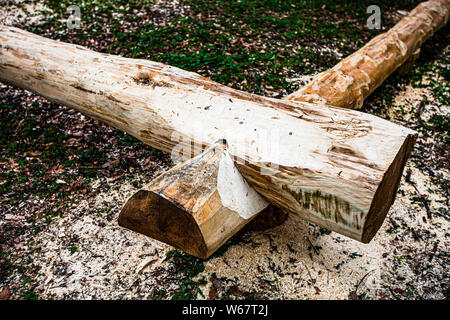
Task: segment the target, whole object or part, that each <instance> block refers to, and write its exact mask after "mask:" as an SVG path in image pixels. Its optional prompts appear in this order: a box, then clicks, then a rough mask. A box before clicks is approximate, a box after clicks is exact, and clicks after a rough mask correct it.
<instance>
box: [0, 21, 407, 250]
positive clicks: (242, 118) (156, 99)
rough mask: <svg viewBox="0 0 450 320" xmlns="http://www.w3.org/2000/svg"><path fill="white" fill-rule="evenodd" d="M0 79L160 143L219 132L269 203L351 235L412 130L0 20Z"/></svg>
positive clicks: (372, 214)
mask: <svg viewBox="0 0 450 320" xmlns="http://www.w3.org/2000/svg"><path fill="white" fill-rule="evenodd" d="M0 80H1V81H3V82H6V83H9V84H12V85H15V86H18V87H21V88H24V89H27V90H30V91H32V92H34V93H37V94H39V95H42V96H44V97H46V98H47V99H49V100H51V101H54V102H57V103H59V104H62V105H66V106H69V107H72V108H74V109H76V110H79V111H81V112H83V113H84V114H86V115H88V116H91V117H93V118H96V119H98V120H101V121H103V122H105V123H108V124H110V125H112V126H114V127H116V128H118V129H120V130H123V131H125V132H127V133H129V134H131V135H133V136H134V137H136V138H138V139H140V140H141V141H143V142H144V143H147V144H149V145H151V146H153V147H156V148H158V149H161V150H163V151H166V152H172V151H174V152H175V151H176V152H178V151H180V150H190V149H191V148H190V147H191V144H192V141H195V142H196V143H198V144H200V145H204V146H208V147H211V146H212V145H213V144H214V143H215V142H216V141H217V140H219V139H225V140H226V141H227V152H228V153H229V155H230V157H232V159H233V162H234V163H235V165H236V166H237V168H238V169H239V171H240V172H241V173H242V175H243V176H244V178H245V179H246V180H247V181H248V182H249V183H250V184H251V185H252V186H253V187H254V188H255V190H256V191H257V192H258V193H260V194H261V195H262V196H263V197H264V198H265V199H267V200H268V201H269V202H271V203H273V204H275V205H276V206H279V207H280V208H283V209H285V210H287V211H288V212H290V213H294V214H298V215H300V216H301V217H303V218H304V219H306V220H308V221H312V222H314V223H317V224H319V225H321V226H323V227H326V228H329V229H331V230H333V231H336V232H339V233H341V234H344V235H347V236H349V237H351V238H354V239H356V240H359V241H363V242H368V241H369V240H370V239H371V238H372V237H373V235H374V234H375V232H376V231H377V230H378V228H379V226H380V225H381V223H382V221H383V219H384V217H385V215H386V213H387V211H388V209H389V207H390V205H391V204H392V202H393V200H394V198H395V193H396V190H397V186H398V183H399V181H400V177H401V173H402V170H403V167H404V165H405V161H406V158H407V155H408V154H409V152H410V150H411V147H412V144H413V141H414V139H415V132H414V131H412V130H409V129H406V128H403V127H401V126H398V125H396V124H393V123H390V122H388V121H386V120H383V119H380V118H378V117H375V116H372V115H368V114H364V113H361V112H358V111H354V110H345V109H340V108H335V107H329V106H327V105H324V104H321V103H314V104H312V103H306V102H298V103H290V102H284V101H280V100H277V99H272V98H266V97H261V96H257V95H253V94H250V93H245V92H242V91H239V90H234V89H232V88H229V87H226V86H223V85H220V84H218V83H215V82H213V81H211V80H209V79H207V78H204V77H202V76H199V75H198V74H195V73H191V72H187V71H184V70H181V69H178V68H174V67H170V66H167V65H164V64H161V63H156V62H151V61H147V60H138V59H128V58H123V57H119V56H113V55H108V54H102V53H97V52H93V51H90V50H88V49H86V48H83V47H81V46H77V45H72V44H67V43H61V42H57V41H53V40H50V39H45V38H43V37H40V36H37V35H34V34H31V33H28V32H25V31H22V30H20V29H17V28H12V27H0ZM191 151H192V150H191ZM235 211H236V212H240V208H236V210H235Z"/></svg>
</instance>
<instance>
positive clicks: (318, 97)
mask: <svg viewBox="0 0 450 320" xmlns="http://www.w3.org/2000/svg"><path fill="white" fill-rule="evenodd" d="M433 2H434V1H429V2H426V3H422V4H420V5H419V6H418V7H417V8H416V9H415V10H413V11H412V12H411V14H410V15H409V16H408V17H406V18H404V20H402V21H401V22H400V23H398V24H397V25H396V27H395V28H394V29H393V30H391V31H389V32H388V33H387V34H384V35H380V36H379V37H378V38H375V39H374V40H372V41H371V42H370V43H369V44H368V45H367V46H365V47H364V48H362V49H361V50H359V51H358V52H356V53H355V54H353V55H351V56H350V57H349V58H351V59H353V60H356V59H358V57H361V56H364V55H365V54H366V52H367V51H369V54H370V53H371V52H372V53H373V52H377V54H379V56H377V59H378V60H379V61H381V63H380V69H377V68H374V64H373V63H372V61H373V60H372V59H370V58H369V57H365V58H364V59H361V60H359V63H357V64H355V65H354V66H353V65H352V64H347V63H346V62H345V61H346V60H344V61H343V62H341V63H340V64H338V65H337V66H335V67H334V68H333V69H330V70H328V71H326V72H324V73H322V74H320V75H318V76H317V77H316V78H315V79H314V80H313V82H312V83H310V84H309V85H307V86H306V87H304V88H302V89H300V90H298V91H297V92H295V93H293V94H291V95H290V96H288V97H285V98H284V99H294V100H296V101H309V100H311V99H312V100H313V101H328V102H329V103H330V104H333V103H338V104H340V105H342V106H343V107H347V108H354V107H355V106H357V105H360V104H362V101H361V99H364V98H365V97H366V96H367V95H369V94H370V93H371V92H373V91H374V90H375V88H376V87H377V86H378V85H379V84H380V82H379V81H380V79H383V80H384V78H383V77H387V76H389V75H390V73H391V72H393V71H394V70H395V69H396V67H398V66H399V64H401V63H402V61H404V62H403V64H402V65H401V66H400V68H399V69H397V70H400V69H402V70H403V69H404V70H405V71H404V72H407V71H408V70H410V69H411V68H412V64H413V63H414V61H415V60H416V59H417V57H418V54H419V51H420V49H419V48H417V49H416V50H415V51H413V49H414V47H417V46H420V45H421V43H422V42H423V41H425V40H426V38H427V37H429V36H431V35H432V34H433V33H434V32H435V31H436V30H437V29H438V28H440V27H442V26H443V25H444V24H445V21H446V20H447V18H446V17H447V16H448V10H447V9H446V7H445V6H444V7H442V6H441V5H440V3H433ZM436 8H438V9H436ZM440 9H442V11H441V10H440ZM428 11H430V12H428ZM433 13H434V14H435V15H433ZM429 14H430V17H433V19H435V18H437V20H433V21H425V22H426V23H425V29H424V30H422V29H421V26H423V25H422V24H420V23H417V19H420V17H421V16H427V15H429ZM405 28H406V30H409V31H408V32H407V31H405ZM401 30H403V31H401ZM393 34H399V35H400V36H401V37H403V38H406V39H412V38H414V39H416V42H415V46H412V47H411V46H410V51H408V53H407V55H405V56H401V57H400V58H401V59H399V58H398V57H397V56H395V55H392V54H393V53H396V51H395V50H394V49H393V48H392V47H390V46H389V43H390V42H391V41H392V37H393ZM377 39H382V40H381V41H378V40H377ZM408 43H409V44H411V43H413V42H411V41H409V42H408ZM369 48H370V50H369ZM397 53H398V52H397ZM383 55H385V57H386V58H388V59H385V60H383V59H380V58H381V57H382V56H383ZM390 59H392V61H390ZM336 69H337V70H338V71H336ZM341 69H342V70H341ZM339 70H341V72H342V71H344V72H346V74H347V75H353V74H355V73H356V74H358V73H359V74H362V73H364V72H366V75H367V77H368V78H369V79H371V81H369V82H368V83H367V85H366V86H365V89H366V91H364V92H363V93H364V94H361V92H360V91H358V90H359V88H358V86H355V83H356V82H355V83H354V84H353V85H348V86H345V87H341V88H340V89H341V90H339V91H336V79H337V78H336V75H339V76H342V74H340V73H339ZM364 70H366V71H364ZM323 79H331V81H327V80H323ZM383 80H381V81H383ZM357 89H358V90H357ZM333 94H334V95H336V99H334V98H332V99H330V95H333ZM322 95H324V96H323V97H322ZM327 97H328V99H327ZM343 102H345V103H343ZM189 162H190V161H187V162H186V163H189ZM194 175H195V174H194ZM198 175H201V173H198ZM179 179H180V180H181V181H183V180H184V179H186V181H184V182H183V184H186V185H187V184H188V183H189V182H188V181H189V179H191V177H190V176H186V177H184V176H181V177H180V178H179ZM157 184H158V179H155V180H154V181H152V182H150V183H149V184H148V185H147V186H146V187H145V188H144V189H143V190H152V189H154V188H155V185H157ZM216 189H217V187H216ZM216 194H217V193H215V192H211V189H209V190H208V193H205V194H199V193H198V192H197V193H196V195H195V197H191V198H190V200H191V201H194V202H195V201H197V202H199V203H204V202H208V200H205V199H206V198H207V197H208V196H211V197H212V198H211V199H210V200H209V201H211V202H213V203H214V204H215V205H214V206H212V207H210V208H209V210H210V212H208V215H209V216H210V217H214V216H215V215H218V216H221V213H222V212H223V211H224V210H226V207H225V206H224V205H223V204H220V205H218V201H220V198H219V199H217V198H216V197H215V195H216ZM213 195H214V196H213ZM183 199H184V193H183V192H182V191H181V190H180V192H176V189H174V191H173V192H171V193H170V195H168V194H165V195H164V200H165V201H169V202H171V203H173V204H176V206H175V205H174V206H173V208H175V207H176V211H177V212H180V211H181V212H185V214H187V215H189V214H191V215H193V216H195V215H196V213H195V212H191V208H188V207H186V206H184V205H183ZM149 201H153V202H155V203H156V202H157V201H160V199H159V196H158V195H157V194H156V195H154V196H153V197H152V198H151V199H150V200H149ZM134 202H135V198H134V197H132V198H131V199H130V200H129V202H128V203H127V205H126V206H125V208H124V209H123V210H122V212H121V216H124V217H125V216H126V215H128V214H134V213H132V212H131V210H129V208H130V207H132V208H136V207H138V205H137V204H135V203H134ZM153 207H155V205H153ZM160 214H162V215H168V216H171V215H172V214H173V211H172V210H170V207H167V208H165V210H164V211H163V212H161V213H160ZM258 217H259V218H258V219H257V220H258V222H259V221H266V223H265V226H266V227H273V226H276V225H279V224H280V223H282V222H283V221H284V219H285V217H286V215H285V213H284V212H283V211H282V210H279V209H278V208H276V207H274V206H273V205H270V206H269V207H268V208H266V209H265V210H263V211H262V212H261V213H260V214H259V216H258ZM216 221H217V224H216V226H215V227H216V229H221V228H222V223H220V222H219V221H220V220H216ZM142 223H144V222H142ZM147 223H153V222H152V221H150V220H147ZM246 223H249V224H250V225H251V224H252V223H256V221H255V220H251V219H250V220H248V221H247V222H246ZM141 227H142V226H141ZM228 227H229V229H228V232H221V236H222V237H223V238H224V239H223V242H225V240H226V239H228V238H230V237H231V236H232V235H233V234H235V232H236V231H237V230H234V229H233V228H241V227H242V225H241V224H239V225H236V227H234V226H231V225H228ZM222 230H223V229H222ZM160 232H161V233H162V232H164V231H162V230H160ZM141 233H142V232H141ZM143 233H144V234H146V235H149V236H151V237H153V238H156V239H159V238H161V236H159V235H158V234H155V232H153V233H151V234H150V233H145V232H143ZM225 238H226V239H225ZM167 243H169V244H171V242H167ZM185 251H186V250H185Z"/></svg>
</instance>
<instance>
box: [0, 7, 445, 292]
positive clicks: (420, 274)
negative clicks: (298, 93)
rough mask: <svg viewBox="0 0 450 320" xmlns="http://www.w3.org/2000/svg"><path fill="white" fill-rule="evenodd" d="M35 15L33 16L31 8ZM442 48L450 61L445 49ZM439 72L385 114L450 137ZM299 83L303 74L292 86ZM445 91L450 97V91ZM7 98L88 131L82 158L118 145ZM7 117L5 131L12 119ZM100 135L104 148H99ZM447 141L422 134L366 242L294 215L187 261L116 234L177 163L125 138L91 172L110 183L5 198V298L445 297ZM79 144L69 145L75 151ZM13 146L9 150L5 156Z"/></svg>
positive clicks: (12, 96)
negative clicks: (135, 204) (149, 187)
mask: <svg viewBox="0 0 450 320" xmlns="http://www.w3.org/2000/svg"><path fill="white" fill-rule="evenodd" d="M27 8H28V12H32V6H30V7H27ZM17 10H19V9H17ZM1 12H2V17H3V20H2V21H3V23H6V22H5V21H6V19H5V16H7V17H10V18H11V17H12V18H11V20H12V22H11V21H10V20H8V21H10V22H9V23H10V24H15V23H17V21H19V20H20V19H25V20H20V21H22V22H21V23H26V21H27V20H26V19H27V18H26V17H27V15H25V17H18V13H17V11H15V10H7V7H6V6H5V7H3V8H2V9H1ZM31 16H32V17H33V19H35V20H33V21H39V19H40V18H39V16H38V14H36V15H34V14H31ZM41 18H42V17H41ZM18 19H19V20H18ZM28 19H29V18H28ZM36 19H37V20H36ZM443 50H444V52H445V55H447V57H448V52H449V47H448V46H447V47H446V48H444V49H443ZM339 58H340V57H339ZM446 63H447V60H446V59H444V60H443V59H438V60H436V61H435V62H434V64H439V65H440V67H442V66H444V68H447V66H448V65H447V64H446ZM433 70H434V69H432V70H431V71H427V72H424V73H423V74H420V79H421V83H422V84H425V85H422V86H421V87H417V86H413V85H411V84H405V85H402V86H400V87H399V88H398V89H396V90H395V95H394V96H393V97H392V104H391V105H390V108H389V109H388V110H387V111H386V113H385V114H383V116H384V117H385V116H387V115H388V116H389V118H390V119H391V121H394V122H397V123H399V124H402V125H406V126H408V127H413V128H416V127H415V126H417V125H422V124H423V123H429V122H430V121H432V120H433V119H435V118H436V117H437V116H440V117H442V118H443V119H444V125H443V128H444V129H445V128H447V129H448V117H449V111H450V110H449V106H448V103H447V101H448V100H445V99H440V98H439V97H440V96H439V95H437V94H436V92H434V91H432V90H431V89H428V88H427V83H428V82H429V81H430V79H432V78H433V77H434V80H435V82H436V81H437V82H442V83H444V84H445V85H448V82H446V81H447V80H446V79H443V78H442V79H441V78H439V76H438V75H436V73H434V72H433ZM436 77H438V78H437V79H436ZM306 79H307V78H306ZM303 80H305V78H304V77H303V76H300V75H299V76H298V77H292V79H291V81H303ZM445 85H444V86H445ZM446 90H447V97H448V87H447V89H446ZM0 93H1V101H2V103H3V104H4V105H12V106H14V109H15V108H16V106H17V108H19V106H20V110H21V112H27V113H28V112H29V113H30V115H33V114H34V113H33V112H39V110H37V111H34V109H33V108H34V107H33V106H34V105H35V104H38V105H39V108H42V112H48V113H49V115H50V116H49V118H46V119H44V120H42V123H43V126H45V125H46V123H47V124H48V123H51V121H53V122H54V123H57V124H58V123H60V124H62V125H61V126H59V127H66V129H67V130H69V131H70V130H71V131H70V132H69V133H67V131H65V132H63V134H65V135H68V136H69V137H70V136H71V135H70V134H71V133H75V132H81V133H80V134H78V135H77V134H75V135H73V139H76V140H77V139H78V140H79V139H85V140H80V141H81V142H80V148H84V147H83V146H84V145H89V146H92V147H93V148H98V149H99V150H100V149H102V148H104V145H106V144H107V143H108V142H109V141H110V136H114V137H116V136H115V135H117V133H115V131H114V130H113V129H111V128H109V129H108V126H106V125H101V124H99V123H97V122H95V121H93V120H90V119H87V118H86V117H84V116H83V115H81V114H79V113H76V112H71V111H70V110H69V109H67V108H64V107H59V106H50V105H49V106H48V107H45V108H44V106H47V105H48V103H47V102H46V101H45V100H44V99H42V98H38V97H36V96H34V95H32V94H30V93H27V92H25V91H23V90H19V89H14V88H12V87H10V86H6V85H2V84H0ZM373 99H374V100H372V101H371V104H376V103H377V100H376V99H380V95H378V96H376V97H375V98H373ZM419 108H420V114H417V112H418V110H419ZM5 110H6V111H4V112H3V113H1V115H2V116H1V117H2V118H1V119H2V121H6V119H10V118H8V117H9V115H11V114H13V113H14V111H13V110H11V109H5ZM27 110H28V111H27ZM369 111H370V110H369ZM411 115H414V116H411ZM439 119H440V118H439ZM39 121H40V120H39ZM18 122H19V121H18ZM53 122H52V123H53ZM19 123H20V122H19ZM66 124H67V126H66ZM8 128H9V129H8V130H9V131H8V132H9V133H8V135H6V133H5V136H6V137H7V138H8V139H9V138H11V137H16V134H18V133H13V131H14V128H12V127H8ZM103 129H104V130H106V131H107V132H106V133H105V132H104V131H102V130H103ZM4 130H6V129H4ZM96 130H98V131H96ZM108 130H109V131H108ZM103 133H105V137H104V138H98V140H96V139H97V138H93V137H95V136H96V135H101V134H103ZM83 135H84V136H83ZM445 135H446V133H445V132H437V133H436V134H433V135H430V136H426V135H424V134H423V133H422V132H420V133H419V141H418V146H419V147H420V148H421V149H417V148H416V149H415V155H414V156H413V157H412V159H410V160H409V161H408V163H407V167H406V168H405V171H404V176H403V178H402V181H401V184H400V189H399V191H398V194H397V199H396V201H395V203H394V205H393V206H392V207H391V209H390V211H389V213H388V216H387V218H386V220H385V222H384V224H383V226H382V228H381V229H380V231H379V232H378V233H377V235H376V236H375V238H374V239H373V240H372V241H371V242H370V243H369V244H361V243H359V242H357V241H354V240H351V239H349V238H346V237H344V236H341V235H339V234H336V233H334V232H331V233H330V232H329V231H328V230H326V229H323V228H320V227H318V226H315V225H313V224H310V223H308V222H306V221H304V220H301V219H299V218H297V217H295V216H289V218H288V220H287V221H286V222H285V223H284V224H283V225H281V226H278V227H276V228H273V229H270V230H266V231H263V232H247V233H239V234H238V235H236V236H235V237H233V238H232V239H231V240H230V241H229V242H228V243H227V244H226V245H225V246H224V248H222V249H221V250H219V252H218V253H216V254H214V255H213V256H212V257H211V258H209V259H207V260H201V259H197V258H192V257H189V256H188V255H186V254H184V253H182V252H180V251H178V250H175V249H174V248H172V247H170V246H168V245H166V244H164V243H161V242H158V241H156V240H153V239H150V238H148V237H145V236H142V235H139V234H137V233H134V232H132V231H129V230H126V229H123V228H121V227H119V226H118V223H117V218H118V214H119V210H120V208H121V207H122V206H123V204H124V203H125V201H126V200H127V199H128V197H130V196H131V195H132V194H133V193H134V192H136V191H137V190H138V189H139V188H140V187H141V186H142V184H143V183H145V182H148V181H150V179H152V177H155V176H156V175H158V174H159V173H161V172H162V171H163V170H166V169H167V168H168V167H170V166H171V164H170V160H168V157H167V155H160V156H156V157H155V156H154V155H152V156H150V157H147V158H145V159H149V160H145V159H144V160H142V161H141V160H133V159H134V158H139V156H140V155H142V154H143V152H144V151H142V150H141V149H142V148H143V147H140V146H139V147H136V148H140V149H139V151H135V149H133V147H129V146H128V145H121V144H119V142H120V141H121V140H120V139H118V141H119V142H117V143H116V142H115V141H116V140H114V143H115V144H114V146H115V148H117V150H113V151H108V152H110V153H107V155H108V159H107V160H105V162H104V163H106V165H102V164H101V163H100V164H95V163H94V164H95V165H93V166H94V170H95V166H100V167H101V170H103V171H101V172H102V174H96V175H94V176H93V177H89V178H86V179H85V180H84V181H83V182H80V184H81V186H79V187H78V186H77V188H78V189H79V191H77V192H74V193H73V192H71V191H70V189H71V188H75V185H76V181H77V180H76V179H77V178H76V177H77V175H78V174H80V173H79V171H77V170H81V169H79V168H78V167H77V169H76V170H75V169H70V168H71V167H70V168H69V169H66V170H72V171H73V172H71V173H67V174H66V175H65V176H64V175H58V173H57V174H56V175H52V177H53V178H52V179H53V180H52V186H55V188H62V189H64V190H65V191H64V196H61V197H62V198H61V199H62V200H61V201H59V202H58V196H56V200H55V199H53V200H52V199H51V198H52V195H44V196H38V195H37V194H34V193H33V192H31V193H30V194H27V197H26V198H24V199H18V200H17V201H15V199H16V198H15V197H16V196H17V194H18V193H20V190H21V189H20V188H22V187H21V186H18V187H17V188H13V189H8V190H4V189H2V192H1V193H0V200H1V203H0V234H1V236H0V240H1V243H0V246H1V250H2V251H1V254H2V255H1V256H0V262H1V265H0V267H1V268H2V269H3V270H2V276H1V278H0V299H29V298H31V299H36V298H38V299H48V298H53V299H176V298H182V297H188V298H194V299H244V298H261V299H448V298H449V263H448V254H449V247H450V246H449V245H450V229H449V227H450V224H449V218H448V203H449V199H448V185H446V184H440V183H439V182H436V181H448V179H449V166H448V160H449V159H448V145H447V146H446V147H444V148H445V149H444V152H443V153H436V152H437V151H435V150H434V149H433V148H434V147H433V145H435V146H436V149H437V148H438V146H439V145H441V144H442V137H443V136H445ZM88 136H89V137H88ZM11 139H14V138H11ZM30 139H31V138H30ZM114 139H115V138H114ZM445 139H446V138H445ZM445 139H444V141H448V140H445ZM78 140H77V141H78ZM64 141H66V140H64ZM9 142H10V141H8V143H9ZM75 142H76V141H75V140H73V141H71V143H72V145H74V144H75ZM8 143H7V142H5V141H3V142H2V145H1V148H2V153H3V154H6V153H7V148H9V144H8ZM69 145H70V144H69ZM422 148H425V149H426V150H429V152H428V153H427V152H425V153H424V151H423V150H425V149H422ZM431 149H433V150H431ZM8 150H9V149H8ZM70 150H71V149H70ZM108 150H109V149H108ZM145 150H146V151H145V152H147V149H145ZM441 151H442V150H441ZM27 152H28V151H27ZM139 152H140V153H139ZM127 153H128V154H130V156H129V158H130V160H129V161H130V162H129V163H128V165H126V166H125V168H123V167H120V169H119V167H117V166H118V165H117V164H115V163H113V161H114V157H115V156H116V157H117V155H118V154H120V155H123V154H127ZM145 155H147V153H145ZM421 155H422V156H423V157H422V158H420V156H421ZM27 156H28V159H29V158H33V157H34V158H36V157H37V156H36V155H33V154H30V153H29V154H27ZM25 158H26V157H25ZM25 158H24V159H25ZM418 158H420V160H418ZM27 161H28V160H27ZM30 161H31V160H30ZM42 161H44V160H42ZM431 163H437V165H431ZM0 164H1V167H0V172H2V176H0V186H1V185H2V184H6V183H7V182H6V181H7V180H8V179H10V178H9V177H10V176H11V175H12V176H14V174H15V173H17V172H19V171H20V170H22V169H21V166H22V165H23V163H22V162H21V161H19V160H17V159H16V158H14V157H13V156H10V155H4V156H3V158H1V159H0ZM421 164H425V166H424V165H421ZM427 164H429V165H427ZM108 166H109V167H108ZM427 167H428V169H427ZM52 170H53V171H55V170H56V171H57V170H58V169H57V168H56V169H55V168H53V169H52ZM430 170H432V172H433V174H430ZM8 172H12V173H8ZM14 172H15V173H14ZM80 172H81V171H80ZM83 172H84V171H83ZM83 174H84V173H83ZM28 176H33V172H31V173H29V174H28ZM436 177H439V179H440V180H436ZM62 189H61V190H62ZM78 189H77V190H78ZM58 190H59V189H58ZM66 190H69V191H67V192H66ZM86 190H87V191H86ZM61 192H62V191H61ZM47 208H51V209H49V210H50V211H52V212H54V213H55V214H54V216H52V218H51V219H47V220H48V221H47V220H46V223H45V224H44V223H42V224H37V220H38V219H41V216H40V215H39V214H37V212H38V211H39V212H46V210H47ZM42 219H44V218H42ZM44 220H45V219H44ZM37 227H39V230H38V232H36V228H37Z"/></svg>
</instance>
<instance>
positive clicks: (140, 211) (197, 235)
mask: <svg viewBox="0 0 450 320" xmlns="http://www.w3.org/2000/svg"><path fill="white" fill-rule="evenodd" d="M228 214H230V212H229V213H228ZM217 216H220V214H218V215H217ZM287 216H288V215H287V213H286V212H284V211H283V210H281V209H278V208H277V207H274V206H268V207H267V208H266V209H264V210H263V211H262V212H261V213H260V214H259V215H257V216H256V217H255V218H254V219H253V220H252V221H251V222H250V223H248V224H247V225H245V223H246V222H245V223H240V226H238V227H236V226H234V227H233V228H231V229H230V230H226V231H227V232H228V233H226V234H225V237H224V238H223V241H221V242H220V243H218V244H217V245H215V246H213V247H211V246H210V245H208V243H207V242H206V241H205V238H204V236H203V234H202V231H201V229H200V226H199V224H198V221H197V220H196V219H195V218H194V217H195V216H194V215H193V214H192V213H191V212H188V211H186V210H185V209H184V208H183V207H181V206H179V205H178V204H176V203H174V202H173V201H171V200H170V199H166V198H164V197H161V195H159V194H158V193H155V192H153V191H149V190H139V191H138V192H137V193H135V194H134V195H133V196H132V197H131V198H130V199H129V200H128V201H127V203H126V204H125V206H124V208H123V209H122V211H121V212H120V215H119V225H120V226H121V227H124V228H127V229H130V230H132V231H135V232H138V233H141V234H143V235H146V236H148V237H151V238H153V239H156V240H158V241H162V242H164V243H167V244H169V245H171V246H173V247H175V248H177V249H180V250H183V251H184V252H187V253H188V254H190V255H193V256H196V257H198V258H202V259H206V258H208V257H209V256H210V255H211V254H213V253H214V252H215V251H216V250H217V249H218V248H219V247H220V246H221V245H222V244H223V242H225V241H226V240H228V239H229V238H230V237H231V236H232V235H234V234H235V233H236V232H237V231H239V230H240V229H241V228H242V227H244V225H245V228H243V231H245V232H247V231H264V230H267V229H270V228H273V227H276V226H279V225H281V224H282V223H283V222H284V221H285V220H286V219H287ZM235 219H236V217H235ZM242 222H244V220H242ZM216 227H217V228H218V229H222V228H225V227H226V226H225V225H216ZM206 235H207V236H211V233H208V234H206Z"/></svg>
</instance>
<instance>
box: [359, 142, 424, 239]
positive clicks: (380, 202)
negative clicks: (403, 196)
mask: <svg viewBox="0 0 450 320" xmlns="http://www.w3.org/2000/svg"><path fill="white" fill-rule="evenodd" d="M416 138H417V134H416V133H412V134H408V136H407V137H406V139H405V141H404V142H403V145H402V147H401V148H400V150H399V152H398V153H397V155H396V157H395V159H394V161H393V162H392V164H391V165H390V167H389V169H388V170H387V171H386V173H385V174H384V176H383V179H382V181H381V183H380V184H379V186H378V189H377V191H376V192H375V196H374V199H373V201H372V205H371V207H370V210H369V213H368V216H367V219H366V223H365V224H364V230H363V234H362V237H361V241H362V242H363V243H369V242H370V240H372V238H373V237H374V236H375V234H376V233H377V231H378V229H380V227H381V225H382V224H383V221H384V219H385V218H386V215H387V213H388V211H389V208H390V207H391V205H392V204H393V203H394V201H395V197H396V195H397V189H398V186H399V184H400V180H401V178H402V173H403V169H404V168H405V165H406V161H407V160H408V157H409V155H410V153H411V150H412V148H413V146H414V143H415V141H416Z"/></svg>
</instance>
